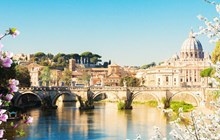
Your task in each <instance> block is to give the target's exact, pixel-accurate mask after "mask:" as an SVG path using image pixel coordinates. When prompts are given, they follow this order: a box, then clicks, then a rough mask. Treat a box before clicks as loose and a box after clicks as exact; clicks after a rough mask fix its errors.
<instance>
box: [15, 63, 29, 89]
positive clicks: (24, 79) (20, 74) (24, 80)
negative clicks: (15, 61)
mask: <svg viewBox="0 0 220 140" xmlns="http://www.w3.org/2000/svg"><path fill="white" fill-rule="evenodd" d="M15 69H16V77H15V78H16V79H18V80H19V85H20V86H21V87H30V85H31V81H30V79H31V77H30V73H29V71H28V68H27V67H25V66H21V65H17V66H16V67H15Z"/></svg>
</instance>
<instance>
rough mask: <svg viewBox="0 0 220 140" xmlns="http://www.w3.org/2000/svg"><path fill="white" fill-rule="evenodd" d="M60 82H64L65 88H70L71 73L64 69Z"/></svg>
mask: <svg viewBox="0 0 220 140" xmlns="http://www.w3.org/2000/svg"><path fill="white" fill-rule="evenodd" d="M62 81H63V82H64V84H65V86H70V83H71V81H72V71H70V70H69V69H64V71H63V77H62Z"/></svg>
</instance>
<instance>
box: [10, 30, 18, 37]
mask: <svg viewBox="0 0 220 140" xmlns="http://www.w3.org/2000/svg"><path fill="white" fill-rule="evenodd" d="M19 34H20V32H19V31H18V30H16V31H15V32H14V33H13V34H12V37H13V38H15V37H16V36H18V35H19Z"/></svg>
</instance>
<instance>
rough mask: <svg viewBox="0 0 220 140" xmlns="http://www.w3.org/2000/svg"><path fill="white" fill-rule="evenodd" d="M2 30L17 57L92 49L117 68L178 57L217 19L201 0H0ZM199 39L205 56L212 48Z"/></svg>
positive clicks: (6, 47)
mask: <svg viewBox="0 0 220 140" xmlns="http://www.w3.org/2000/svg"><path fill="white" fill-rule="evenodd" d="M0 9H1V12H0V32H1V33H4V31H5V30H6V29H8V28H9V27H16V28H18V30H19V31H20V32H21V34H20V36H18V37H17V38H15V39H12V38H10V37H7V38H5V39H4V40H3V41H2V43H3V44H4V46H5V47H4V50H7V51H11V52H13V53H35V52H39V51H42V52H45V53H48V52H51V53H53V54H56V53H58V52H62V53H79V54H80V53H82V52H84V51H91V52H93V53H97V54H100V55H101V56H103V58H102V60H104V61H108V60H109V59H110V60H112V62H114V63H116V64H119V65H137V66H139V65H143V64H148V63H151V62H153V61H155V62H157V63H158V62H160V61H163V60H165V59H168V58H169V57H171V56H172V55H173V54H175V53H179V51H180V48H181V45H182V43H183V41H184V40H185V39H186V38H187V37H188V34H189V31H190V29H191V27H192V28H193V29H194V30H195V31H198V27H199V26H201V25H203V23H202V22H201V21H199V20H198V19H197V15H199V14H202V15H204V16H206V17H208V18H210V19H211V17H214V16H218V15H217V13H216V12H215V7H214V6H212V5H209V4H207V3H205V2H204V1H203V0H0ZM198 39H199V40H200V41H201V43H202V44H203V48H204V50H205V51H206V52H210V53H211V52H212V50H213V48H214V44H210V43H208V40H207V39H206V37H204V36H199V37H198Z"/></svg>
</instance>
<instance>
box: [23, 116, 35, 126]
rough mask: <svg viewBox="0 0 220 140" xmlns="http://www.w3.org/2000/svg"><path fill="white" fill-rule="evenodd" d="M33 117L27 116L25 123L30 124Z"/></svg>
mask: <svg viewBox="0 0 220 140" xmlns="http://www.w3.org/2000/svg"><path fill="white" fill-rule="evenodd" d="M33 119H34V118H33V117H31V116H28V118H27V120H26V121H25V123H27V124H30V123H32V122H33Z"/></svg>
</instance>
